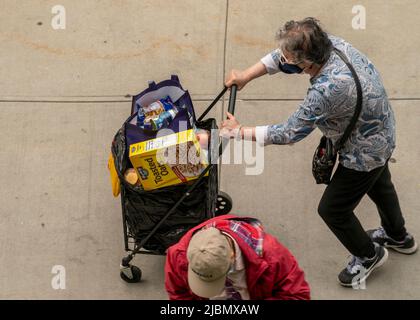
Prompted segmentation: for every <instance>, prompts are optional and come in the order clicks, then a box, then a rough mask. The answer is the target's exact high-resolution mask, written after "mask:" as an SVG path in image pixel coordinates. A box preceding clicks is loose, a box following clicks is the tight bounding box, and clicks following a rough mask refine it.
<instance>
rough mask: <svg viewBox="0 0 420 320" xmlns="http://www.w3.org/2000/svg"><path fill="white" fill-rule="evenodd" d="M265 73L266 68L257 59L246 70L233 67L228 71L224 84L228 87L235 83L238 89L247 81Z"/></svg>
mask: <svg viewBox="0 0 420 320" xmlns="http://www.w3.org/2000/svg"><path fill="white" fill-rule="evenodd" d="M266 73H267V69H266V67H265V65H264V64H263V63H262V62H261V61H258V62H257V63H256V64H254V65H253V66H251V67H249V68H248V69H246V70H242V71H241V70H235V69H234V70H232V71H230V72H229V75H228V76H227V78H226V81H225V85H226V87H229V88H230V87H231V86H232V85H234V84H236V85H237V86H238V90H241V89H242V88H243V87H245V85H246V84H247V83H248V82H250V81H251V80H254V79H255V78H258V77H261V76H263V75H265V74H266Z"/></svg>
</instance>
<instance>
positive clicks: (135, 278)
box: [120, 266, 141, 283]
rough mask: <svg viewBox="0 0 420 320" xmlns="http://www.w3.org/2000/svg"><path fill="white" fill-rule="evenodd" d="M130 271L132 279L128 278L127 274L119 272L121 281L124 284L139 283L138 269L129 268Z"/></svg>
mask: <svg viewBox="0 0 420 320" xmlns="http://www.w3.org/2000/svg"><path fill="white" fill-rule="evenodd" d="M130 270H131V275H132V278H130V277H129V276H128V275H127V274H125V273H124V271H122V270H121V272H120V277H121V279H123V280H124V281H125V282H128V283H136V282H140V280H141V270H140V268H138V267H136V266H130Z"/></svg>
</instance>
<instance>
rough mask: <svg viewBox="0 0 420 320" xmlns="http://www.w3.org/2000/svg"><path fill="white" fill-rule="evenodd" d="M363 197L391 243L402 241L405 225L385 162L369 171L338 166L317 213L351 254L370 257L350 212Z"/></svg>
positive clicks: (371, 249)
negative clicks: (374, 207) (378, 216)
mask: <svg viewBox="0 0 420 320" xmlns="http://www.w3.org/2000/svg"><path fill="white" fill-rule="evenodd" d="M365 194H367V195H368V196H369V197H370V198H371V199H372V200H373V202H374V203H375V204H376V207H377V208H378V212H379V215H380V217H381V224H382V226H383V228H384V229H385V231H386V233H387V234H388V235H389V236H390V237H391V238H393V239H395V240H400V239H403V238H404V237H405V234H406V230H405V227H404V224H405V222H404V218H403V216H402V213H401V209H400V205H399V201H398V197H397V193H396V191H395V188H394V185H393V184H392V182H391V173H390V172H389V168H388V163H387V164H386V165H385V166H383V167H380V168H376V169H374V170H372V171H370V172H360V171H356V170H351V169H347V168H345V167H343V166H342V165H341V164H340V165H339V166H338V168H337V171H336V172H335V174H334V176H333V178H332V180H331V183H330V184H329V185H328V187H327V188H326V190H325V192H324V195H323V196H322V199H321V201H320V203H319V207H318V212H319V214H320V216H321V217H322V219H323V220H324V221H325V223H326V224H327V225H328V227H329V228H330V229H331V231H332V232H333V233H334V234H335V235H336V237H337V238H338V239H339V240H340V241H341V243H342V244H343V245H344V246H345V247H346V248H347V250H348V251H350V253H351V254H353V255H355V256H358V257H373V256H374V255H375V248H374V245H373V242H372V241H371V240H370V238H369V237H368V236H367V234H366V232H365V231H364V229H363V227H362V225H361V224H360V221H359V220H358V219H357V217H356V216H355V215H354V212H353V210H354V209H355V208H356V207H357V205H358V204H359V202H360V200H361V199H362V198H363V196H364V195H365Z"/></svg>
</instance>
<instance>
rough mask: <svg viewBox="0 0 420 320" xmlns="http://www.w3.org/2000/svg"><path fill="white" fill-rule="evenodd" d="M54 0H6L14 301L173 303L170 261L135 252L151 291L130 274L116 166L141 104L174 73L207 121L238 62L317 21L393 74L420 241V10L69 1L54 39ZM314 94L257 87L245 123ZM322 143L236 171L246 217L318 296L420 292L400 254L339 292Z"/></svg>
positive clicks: (399, 175) (9, 272) (8, 291)
mask: <svg viewBox="0 0 420 320" xmlns="http://www.w3.org/2000/svg"><path fill="white" fill-rule="evenodd" d="M56 4H57V3H56V2H55V1H51V0H33V1H30V2H29V1H25V2H22V3H19V7H18V6H17V5H16V2H15V1H12V0H4V1H2V2H1V4H0V41H1V46H0V62H1V66H2V72H1V73H0V133H1V136H2V137H3V143H2V148H0V181H1V182H2V183H1V185H0V193H1V194H2V201H1V207H0V216H1V217H2V222H1V223H0V234H1V241H0V299H166V298H167V295H166V292H165V290H164V273H163V266H164V257H161V256H144V255H141V256H137V257H136V258H135V262H134V264H137V265H138V266H140V267H141V268H142V270H143V281H142V282H141V283H138V284H127V283H125V282H123V281H122V280H121V279H120V277H119V263H120V261H121V258H122V257H123V255H124V250H123V238H122V221H121V207H120V206H121V205H120V201H119V199H116V198H113V197H112V193H111V187H110V183H109V175H108V169H107V159H108V154H109V150H110V143H111V141H112V138H113V136H114V134H115V132H116V131H117V130H118V129H119V128H120V126H121V124H122V123H123V121H124V120H125V119H126V118H127V116H128V115H129V111H130V106H131V98H130V95H133V94H136V93H138V92H139V91H142V90H143V89H144V88H145V87H146V86H147V81H148V80H151V79H153V80H156V81H160V80H163V79H166V78H168V77H169V76H170V74H173V73H175V74H178V75H179V77H180V79H181V82H182V84H183V86H184V87H185V88H187V89H188V90H189V91H190V93H191V94H192V97H193V101H194V103H195V107H196V109H197V113H198V114H199V113H200V111H201V110H204V108H205V107H206V106H207V105H208V103H209V102H210V101H211V99H212V98H213V97H215V96H216V94H217V93H218V92H219V91H220V89H221V88H222V86H223V80H224V77H225V74H226V73H227V72H228V71H229V70H230V69H231V68H238V69H241V68H246V67H247V66H249V65H251V64H253V63H255V62H256V61H257V60H258V59H259V58H261V57H262V56H263V55H265V54H266V53H268V52H269V51H270V50H271V49H272V48H274V46H275V41H274V34H275V31H276V30H277V28H278V27H279V26H280V25H282V24H283V23H284V22H285V21H287V20H290V19H299V18H303V17H306V16H316V17H317V18H319V19H320V20H321V21H322V22H323V24H324V25H325V26H326V28H327V30H328V31H329V32H331V33H333V34H337V35H339V36H342V37H343V38H345V39H347V40H348V41H350V42H352V43H353V44H354V45H355V46H356V47H357V48H359V49H360V50H361V51H362V52H365V53H366V54H367V55H368V56H369V57H370V58H371V60H372V61H373V62H374V63H375V65H376V66H377V68H378V69H379V71H380V72H381V74H382V77H383V80H384V83H385V85H386V89H387V92H388V95H389V96H390V97H391V99H392V105H393V107H394V110H395V114H396V117H397V145H398V147H397V150H396V151H395V153H394V155H393V158H394V159H395V161H394V162H393V163H391V164H390V166H391V172H392V174H393V180H394V183H395V185H396V188H397V190H398V192H399V197H400V202H401V206H402V208H403V211H404V213H405V218H406V221H407V226H408V228H409V230H410V231H411V232H412V233H413V234H414V235H415V236H417V237H420V217H419V216H418V213H419V212H420V201H419V196H420V169H419V164H420V148H419V141H420V133H419V132H418V130H416V129H417V127H418V126H419V123H420V122H419V121H420V108H419V107H418V104H419V102H420V101H419V100H420V90H419V85H420V83H419V82H420V79H418V75H419V74H420V63H419V62H418V54H417V53H418V52H419V50H420V37H418V36H417V34H418V33H419V32H420V22H419V21H418V19H417V15H416V12H418V11H419V10H420V3H419V2H418V1H414V0H406V1H398V2H384V1H379V0H361V1H358V2H357V3H353V2H351V3H347V2H346V3H341V2H340V3H339V4H337V2H336V1H332V0H318V1H309V0H300V1H273V0H263V1H258V2H255V1H251V0H241V1H238V0H214V1H204V0H182V1H176V2H175V1H169V0H167V1H165V0H154V1H151V0H150V1H149V0H147V1H146V0H143V1H135V0H118V1H115V0H114V1H111V0H106V1H98V0H91V1H82V0H73V1H70V0H63V1H60V5H62V6H64V8H65V9H66V29H64V30H54V29H53V28H52V27H51V19H52V17H53V16H54V14H52V13H51V8H52V7H54V6H55V5H56ZM355 4H361V5H363V6H364V7H365V8H366V13H367V20H366V30H354V29H353V28H352V18H353V16H354V14H352V7H353V5H355ZM408 25H409V26H410V31H408V30H407V26H408ZM307 87H308V78H307V77H305V76H289V77H286V76H282V75H276V76H266V77H264V78H262V79H258V80H256V81H254V82H253V83H251V84H249V85H248V86H247V87H246V89H244V90H243V91H242V92H240V93H239V94H238V99H239V100H238V104H237V116H238V118H239V120H240V121H241V122H243V123H245V124H248V125H261V124H270V123H273V122H281V121H284V120H286V119H287V117H288V115H289V114H291V113H292V112H293V111H294V110H295V109H296V107H297V104H298V103H299V100H300V99H302V98H303V97H304V95H305V93H306V88H307ZM223 113H224V104H222V103H219V104H218V105H217V107H216V108H215V110H214V112H212V114H211V116H213V117H216V119H218V120H219V121H220V120H222V119H223ZM318 138H319V133H318V132H316V133H313V134H312V135H311V136H309V137H308V138H307V139H305V140H304V141H302V142H300V143H298V144H296V145H294V146H293V147H279V146H270V147H267V148H266V152H265V169H264V172H263V173H262V174H261V175H259V176H246V175H245V170H244V169H245V165H225V166H223V167H222V168H221V189H222V190H223V191H226V192H228V193H229V194H230V195H231V196H232V198H233V200H234V208H233V210H232V212H233V213H235V214H239V215H252V216H256V217H258V218H260V219H261V220H262V222H263V223H264V224H265V225H266V228H267V231H268V232H270V233H272V234H274V235H276V236H277V237H278V238H279V240H280V241H281V242H282V243H283V244H285V245H286V246H287V247H288V248H289V249H290V250H291V251H292V252H293V253H294V255H295V256H296V258H297V259H298V261H299V263H300V265H301V267H302V268H303V269H304V271H305V273H306V277H307V280H308V282H309V283H310V285H311V288H312V296H313V298H314V299H419V298H420V275H419V274H420V273H419V271H420V256H419V255H414V256H402V255H398V254H395V253H391V254H390V259H389V261H388V262H387V264H386V265H385V266H384V267H383V268H381V269H380V270H378V271H377V272H375V274H374V275H373V276H372V278H370V279H369V281H368V283H367V288H366V290H352V289H344V288H341V287H340V286H339V285H338V283H337V280H336V277H337V274H338V272H339V271H340V270H341V269H342V268H343V267H344V265H345V263H346V261H347V255H348V253H347V252H346V251H345V249H344V248H343V247H342V246H341V244H340V243H339V242H338V241H337V240H336V239H335V238H334V236H333V234H332V233H331V232H330V231H329V230H328V229H327V227H326V226H325V224H324V223H323V222H322V220H321V218H320V217H319V216H318V215H317V210H316V209H317V204H318V201H319V199H320V197H321V194H322V192H323V187H321V186H317V185H315V183H314V181H313V178H312V176H311V167H310V165H311V163H310V160H311V158H312V153H313V150H314V149H315V146H316V143H317V141H318ZM357 214H358V217H359V218H360V220H361V221H362V223H363V225H364V226H365V227H366V228H370V227H376V226H377V225H378V224H379V217H378V215H377V213H376V209H375V207H374V205H373V204H372V203H371V202H370V201H369V200H368V199H364V200H363V201H362V203H361V205H360V206H359V207H358V209H357ZM54 265H62V266H64V267H65V269H66V289H65V290H54V289H53V288H52V286H51V281H52V278H53V276H54V274H52V273H51V270H52V267H53V266H54Z"/></svg>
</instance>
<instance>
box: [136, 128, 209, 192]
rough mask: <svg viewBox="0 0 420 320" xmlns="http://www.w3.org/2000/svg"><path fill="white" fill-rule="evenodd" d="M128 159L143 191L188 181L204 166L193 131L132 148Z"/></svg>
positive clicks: (206, 161) (205, 165) (205, 156)
mask: <svg viewBox="0 0 420 320" xmlns="http://www.w3.org/2000/svg"><path fill="white" fill-rule="evenodd" d="M129 158H130V161H131V163H132V164H133V167H134V168H135V169H136V172H137V174H138V176H139V179H140V181H141V184H142V186H143V188H144V190H153V189H157V188H163V187H168V186H171V185H175V184H180V183H186V182H189V181H192V180H194V179H197V177H198V176H199V175H200V174H201V172H203V170H204V169H205V168H206V167H207V166H208V160H207V153H206V152H205V151H203V150H201V148H200V143H199V142H198V140H197V137H196V135H195V132H194V130H193V129H190V130H186V131H182V132H178V133H174V134H170V135H166V136H163V137H158V138H156V139H151V140H147V141H143V142H139V143H136V144H132V145H130V149H129ZM206 175H207V174H206Z"/></svg>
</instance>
